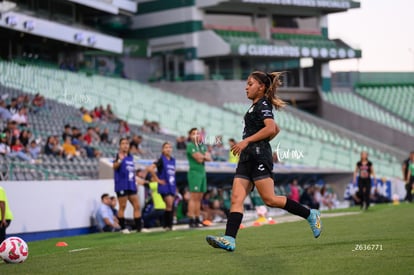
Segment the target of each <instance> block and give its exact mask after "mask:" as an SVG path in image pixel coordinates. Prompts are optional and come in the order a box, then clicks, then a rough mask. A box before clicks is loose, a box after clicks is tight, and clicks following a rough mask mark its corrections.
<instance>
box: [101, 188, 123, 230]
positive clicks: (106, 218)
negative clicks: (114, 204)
mask: <svg viewBox="0 0 414 275" xmlns="http://www.w3.org/2000/svg"><path fill="white" fill-rule="evenodd" d="M96 222H97V223H98V229H99V231H101V232H115V231H120V229H121V227H120V226H119V224H118V223H117V222H116V221H115V216H114V212H113V211H112V208H111V199H110V197H109V195H108V194H106V193H105V194H102V196H101V206H100V207H99V209H98V211H97V212H96Z"/></svg>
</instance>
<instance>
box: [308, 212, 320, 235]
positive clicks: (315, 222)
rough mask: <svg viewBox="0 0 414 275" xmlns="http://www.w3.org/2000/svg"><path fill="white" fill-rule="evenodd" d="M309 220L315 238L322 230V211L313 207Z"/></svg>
mask: <svg viewBox="0 0 414 275" xmlns="http://www.w3.org/2000/svg"><path fill="white" fill-rule="evenodd" d="M307 220H308V223H309V225H310V227H311V229H312V232H313V236H314V237H315V238H317V237H319V236H320V235H321V232H322V221H321V213H320V212H319V211H318V210H315V209H311V211H310V215H309V217H308V218H307Z"/></svg>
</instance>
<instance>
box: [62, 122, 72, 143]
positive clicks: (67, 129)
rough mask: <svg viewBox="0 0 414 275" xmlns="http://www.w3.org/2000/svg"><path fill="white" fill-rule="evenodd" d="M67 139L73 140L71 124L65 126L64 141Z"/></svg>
mask: <svg viewBox="0 0 414 275" xmlns="http://www.w3.org/2000/svg"><path fill="white" fill-rule="evenodd" d="M66 137H70V138H71V139H72V129H71V128H70V124H66V125H65V128H64V130H63V133H62V140H63V141H65V140H66Z"/></svg>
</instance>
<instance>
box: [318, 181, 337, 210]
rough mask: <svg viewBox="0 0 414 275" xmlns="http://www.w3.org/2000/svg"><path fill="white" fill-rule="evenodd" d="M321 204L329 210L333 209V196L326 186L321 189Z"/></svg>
mask: <svg viewBox="0 0 414 275" xmlns="http://www.w3.org/2000/svg"><path fill="white" fill-rule="evenodd" d="M320 192H321V203H322V205H323V206H325V207H328V209H329V210H331V209H332V208H334V207H335V199H336V197H335V194H334V193H333V192H332V190H328V188H327V187H326V185H324V186H322V188H321V191H320Z"/></svg>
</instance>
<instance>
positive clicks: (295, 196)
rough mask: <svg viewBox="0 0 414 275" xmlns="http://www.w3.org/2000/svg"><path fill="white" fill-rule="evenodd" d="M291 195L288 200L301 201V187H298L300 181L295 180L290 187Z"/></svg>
mask: <svg viewBox="0 0 414 275" xmlns="http://www.w3.org/2000/svg"><path fill="white" fill-rule="evenodd" d="M289 189H290V192H289V195H288V198H289V199H291V200H294V201H295V202H299V199H300V187H299V185H298V180H297V179H293V181H292V183H291V184H290V185H289Z"/></svg>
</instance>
